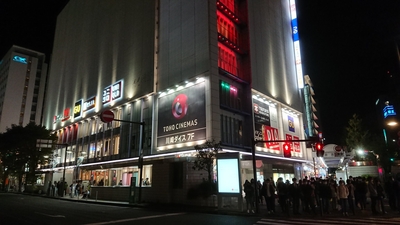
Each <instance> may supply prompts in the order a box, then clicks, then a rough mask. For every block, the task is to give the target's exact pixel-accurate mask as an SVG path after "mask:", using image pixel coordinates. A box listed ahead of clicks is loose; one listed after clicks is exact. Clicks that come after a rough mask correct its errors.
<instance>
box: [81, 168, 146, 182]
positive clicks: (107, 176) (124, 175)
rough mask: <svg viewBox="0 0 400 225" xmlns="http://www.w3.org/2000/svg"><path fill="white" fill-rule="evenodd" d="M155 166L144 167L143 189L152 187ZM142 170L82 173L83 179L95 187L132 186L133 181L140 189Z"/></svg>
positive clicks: (88, 171)
mask: <svg viewBox="0 0 400 225" xmlns="http://www.w3.org/2000/svg"><path fill="white" fill-rule="evenodd" d="M152 170H153V165H144V166H143V181H142V182H143V183H142V187H151V185H152V172H153V171H152ZM139 174H140V170H139V168H138V167H137V166H133V167H119V168H111V169H102V170H92V171H90V170H85V171H82V174H81V179H82V180H84V181H89V182H92V183H93V185H95V186H130V185H131V181H132V180H133V182H135V184H134V185H135V186H136V187H139V182H140V180H139Z"/></svg>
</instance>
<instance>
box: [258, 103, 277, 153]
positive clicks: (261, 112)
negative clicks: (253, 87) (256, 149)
mask: <svg viewBox="0 0 400 225" xmlns="http://www.w3.org/2000/svg"><path fill="white" fill-rule="evenodd" d="M253 117H254V129H255V130H254V135H255V137H254V138H255V140H259V141H273V140H279V130H278V122H277V114H276V108H274V107H270V106H269V105H268V104H266V103H264V102H262V101H259V100H258V99H255V98H253ZM264 147H265V148H267V149H269V150H274V151H280V147H279V142H269V143H265V144H264Z"/></svg>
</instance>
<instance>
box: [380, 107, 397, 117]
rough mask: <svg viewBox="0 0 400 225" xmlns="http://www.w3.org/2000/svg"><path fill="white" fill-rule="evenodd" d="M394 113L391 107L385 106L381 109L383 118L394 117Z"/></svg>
mask: <svg viewBox="0 0 400 225" xmlns="http://www.w3.org/2000/svg"><path fill="white" fill-rule="evenodd" d="M395 115H396V111H394V107H393V105H387V106H385V108H383V118H385V119H386V118H387V117H388V116H395Z"/></svg>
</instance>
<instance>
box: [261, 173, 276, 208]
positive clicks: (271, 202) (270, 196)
mask: <svg viewBox="0 0 400 225" xmlns="http://www.w3.org/2000/svg"><path fill="white" fill-rule="evenodd" d="M264 183H265V185H264V189H265V202H266V204H267V213H268V214H274V213H275V187H274V185H273V184H272V183H273V182H271V179H269V178H267V179H266V180H265V182H264Z"/></svg>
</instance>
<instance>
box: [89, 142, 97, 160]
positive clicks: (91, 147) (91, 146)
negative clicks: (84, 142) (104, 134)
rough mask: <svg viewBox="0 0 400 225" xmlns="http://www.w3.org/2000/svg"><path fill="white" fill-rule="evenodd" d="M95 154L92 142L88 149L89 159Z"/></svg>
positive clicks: (94, 146)
mask: <svg viewBox="0 0 400 225" xmlns="http://www.w3.org/2000/svg"><path fill="white" fill-rule="evenodd" d="M95 152H96V143H94V142H92V143H90V148H89V159H92V158H94V154H95Z"/></svg>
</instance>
